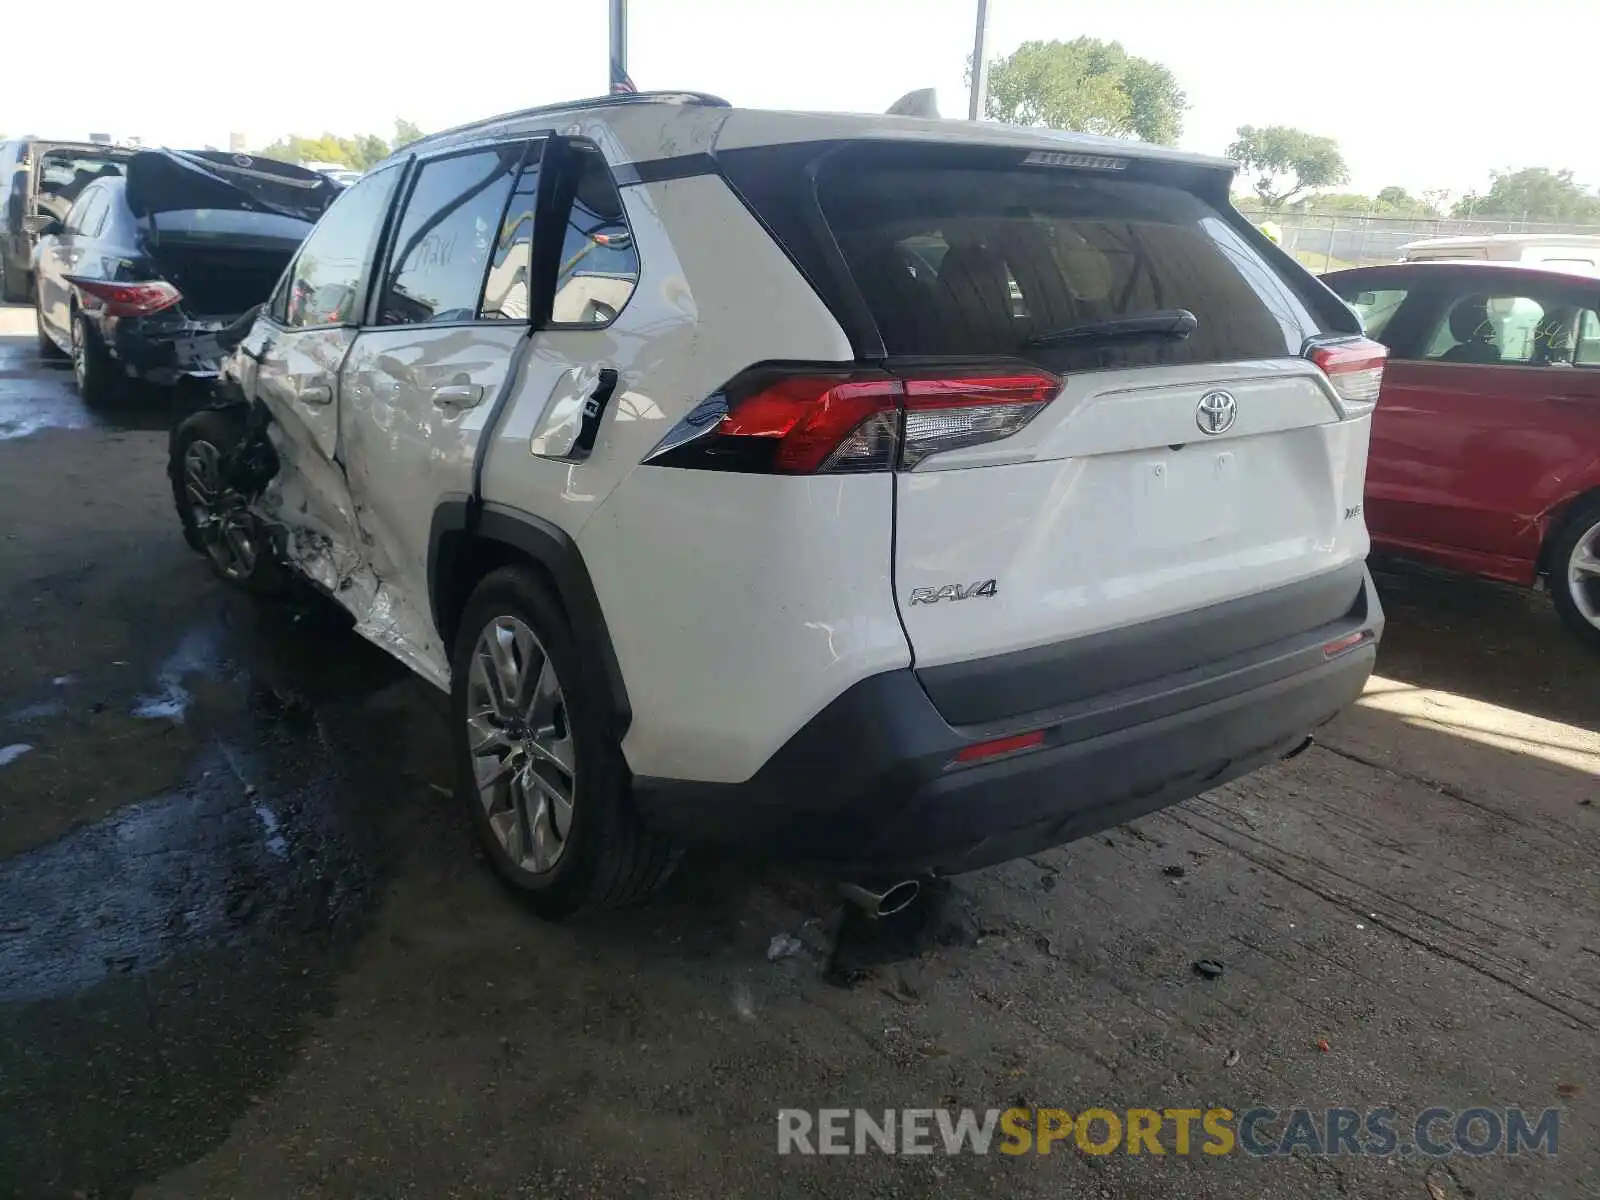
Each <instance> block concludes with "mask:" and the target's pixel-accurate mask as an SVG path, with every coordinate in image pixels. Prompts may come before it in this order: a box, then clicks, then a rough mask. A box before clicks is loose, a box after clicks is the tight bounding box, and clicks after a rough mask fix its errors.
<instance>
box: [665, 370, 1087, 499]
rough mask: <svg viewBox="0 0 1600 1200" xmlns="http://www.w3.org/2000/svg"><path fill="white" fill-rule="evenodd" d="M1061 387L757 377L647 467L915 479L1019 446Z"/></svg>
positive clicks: (964, 373) (810, 374)
mask: <svg viewBox="0 0 1600 1200" xmlns="http://www.w3.org/2000/svg"><path fill="white" fill-rule="evenodd" d="M1060 389H1061V381H1060V380H1059V379H1058V378H1056V377H1055V376H1054V375H1051V374H1049V373H1048V372H1044V371H1035V370H1032V369H1027V368H1021V369H1018V368H1007V369H1006V370H1003V371H976V370H972V369H960V370H950V371H915V372H899V373H890V372H887V371H882V370H877V369H863V370H852V371H845V372H825V371H821V370H817V369H805V368H773V367H756V368H752V369H750V370H748V371H744V372H741V373H740V374H739V375H738V376H736V377H735V378H734V379H733V380H731V381H730V382H729V383H728V384H727V385H726V386H725V387H723V388H722V389H721V390H719V391H718V392H717V393H716V394H715V395H713V396H711V397H710V398H709V399H707V400H706V401H704V402H703V403H701V404H700V405H698V406H697V407H696V408H695V410H694V411H693V412H691V413H690V414H689V415H688V416H687V417H685V418H684V419H683V420H682V421H680V422H678V424H677V425H675V426H674V427H673V428H672V430H671V431H670V432H669V433H668V434H667V435H666V437H664V438H662V440H661V442H660V443H659V444H658V445H657V446H656V448H655V449H654V450H652V451H651V453H650V454H649V455H648V456H647V457H646V459H645V461H646V462H653V463H656V464H657V465H660V466H673V467H692V468H698V469H701V470H713V471H717V470H720V471H753V472H766V473H774V474H782V475H810V474H837V473H846V472H860V471H887V470H891V469H894V468H900V469H902V470H910V469H911V468H913V467H915V466H917V464H919V463H921V462H923V461H924V460H926V459H927V458H928V457H930V456H931V455H934V454H938V453H941V452H942V451H946V450H957V449H961V448H963V447H967V446H976V445H981V444H983V443H985V442H993V441H998V440H999V439H1001V438H1007V437H1010V436H1011V435H1012V434H1014V433H1016V432H1017V431H1018V430H1019V429H1021V428H1022V427H1023V426H1025V425H1026V424H1027V423H1028V422H1029V421H1031V420H1032V419H1033V418H1034V417H1035V416H1036V415H1037V414H1038V412H1039V410H1040V409H1042V408H1043V407H1044V406H1045V405H1046V404H1048V403H1049V402H1050V400H1051V398H1052V397H1054V396H1055V394H1056V392H1058V391H1059V390H1060Z"/></svg>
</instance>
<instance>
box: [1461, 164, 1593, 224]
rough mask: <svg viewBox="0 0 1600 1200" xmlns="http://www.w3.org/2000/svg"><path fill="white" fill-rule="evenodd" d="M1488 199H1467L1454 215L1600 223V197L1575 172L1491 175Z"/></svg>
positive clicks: (1538, 170)
mask: <svg viewBox="0 0 1600 1200" xmlns="http://www.w3.org/2000/svg"><path fill="white" fill-rule="evenodd" d="M1491 177H1492V179H1493V181H1494V182H1493V183H1492V184H1491V185H1490V187H1489V194H1488V195H1486V196H1478V195H1469V196H1463V197H1462V198H1461V199H1460V200H1459V201H1457V202H1456V206H1455V208H1454V210H1452V215H1453V216H1457V217H1502V218H1504V217H1510V218H1514V219H1517V220H1528V221H1580V222H1581V221H1600V195H1596V194H1595V193H1594V192H1591V191H1589V190H1588V189H1587V188H1585V187H1583V186H1582V185H1581V184H1579V183H1578V182H1577V181H1576V180H1574V179H1573V177H1572V172H1571V171H1552V170H1550V169H1549V168H1548V167H1529V168H1527V169H1526V170H1522V171H1494V172H1491Z"/></svg>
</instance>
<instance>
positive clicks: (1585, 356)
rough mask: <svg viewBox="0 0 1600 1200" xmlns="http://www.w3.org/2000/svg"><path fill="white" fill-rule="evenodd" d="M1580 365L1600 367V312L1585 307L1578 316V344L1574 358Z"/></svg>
mask: <svg viewBox="0 0 1600 1200" xmlns="http://www.w3.org/2000/svg"><path fill="white" fill-rule="evenodd" d="M1572 361H1573V362H1574V363H1575V364H1577V365H1578V366H1580V367H1600V313H1597V312H1595V310H1594V309H1585V310H1584V311H1583V312H1582V313H1580V314H1579V316H1578V344H1577V346H1576V347H1575V353H1574V355H1573V360H1572Z"/></svg>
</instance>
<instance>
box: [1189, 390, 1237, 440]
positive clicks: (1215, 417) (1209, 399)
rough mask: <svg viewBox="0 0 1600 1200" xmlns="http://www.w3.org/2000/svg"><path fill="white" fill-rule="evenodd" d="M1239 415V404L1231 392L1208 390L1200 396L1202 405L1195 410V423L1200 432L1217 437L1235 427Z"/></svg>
mask: <svg viewBox="0 0 1600 1200" xmlns="http://www.w3.org/2000/svg"><path fill="white" fill-rule="evenodd" d="M1238 415H1239V405H1238V403H1237V402H1236V401H1235V400H1234V398H1233V394H1232V393H1231V392H1224V391H1220V390H1218V391H1215V392H1207V393H1206V394H1205V395H1204V396H1201V397H1200V406H1199V407H1198V408H1196V409H1195V410H1194V423H1195V424H1196V425H1198V426H1200V432H1201V433H1205V434H1210V435H1211V436H1213V437H1215V436H1216V435H1217V434H1219V433H1227V432H1228V430H1230V429H1232V428H1233V422H1234V420H1235V418H1237V417H1238Z"/></svg>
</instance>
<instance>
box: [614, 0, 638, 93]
mask: <svg viewBox="0 0 1600 1200" xmlns="http://www.w3.org/2000/svg"><path fill="white" fill-rule="evenodd" d="M607 78H608V79H609V80H610V81H611V82H610V86H609V87H608V88H607V89H606V90H607V91H609V92H610V93H611V94H612V95H613V96H615V95H617V94H619V93H625V92H633V91H637V90H638V89H637V88H635V87H634V86H633V80H632V79H631V78H630V77H629V75H628V0H611V61H610V62H609V63H608V64H607Z"/></svg>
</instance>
